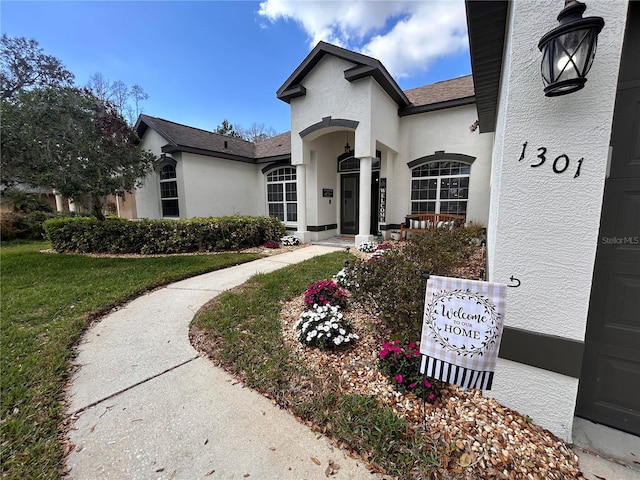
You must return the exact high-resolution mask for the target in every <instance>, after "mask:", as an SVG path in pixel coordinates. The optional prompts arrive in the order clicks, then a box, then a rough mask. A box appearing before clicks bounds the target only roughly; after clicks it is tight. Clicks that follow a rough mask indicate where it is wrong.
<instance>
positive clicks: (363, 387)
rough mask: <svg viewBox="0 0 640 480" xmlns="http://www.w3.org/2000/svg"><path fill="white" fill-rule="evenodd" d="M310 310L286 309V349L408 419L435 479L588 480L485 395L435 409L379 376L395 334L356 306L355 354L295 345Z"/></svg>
mask: <svg viewBox="0 0 640 480" xmlns="http://www.w3.org/2000/svg"><path fill="white" fill-rule="evenodd" d="M354 253H356V254H357V255H359V256H362V255H363V254H362V253H361V252H354ZM483 266H484V251H483V250H481V249H478V251H477V252H476V253H475V254H474V255H473V257H472V258H471V259H470V261H469V262H468V264H467V265H466V266H465V267H463V268H461V269H459V270H458V271H456V272H455V275H456V276H459V277H462V278H477V276H478V272H479V270H480V268H481V267H483ZM304 310H305V304H304V297H303V296H302V295H301V296H298V297H296V298H293V299H292V300H290V301H289V302H287V303H285V304H284V305H283V307H282V310H281V321H282V329H283V335H284V340H285V343H286V345H287V346H288V347H289V348H290V349H291V351H292V352H293V353H294V354H295V355H296V356H297V357H298V358H300V359H302V361H304V362H305V364H306V365H307V366H308V367H309V368H310V369H311V370H312V371H313V372H314V374H315V375H316V376H318V377H319V378H322V379H327V380H328V379H329V378H333V379H336V378H337V379H338V382H339V389H340V390H341V391H343V392H345V393H349V394H359V395H374V396H376V397H377V398H378V399H379V402H380V404H381V405H385V406H388V407H390V408H392V409H393V410H394V411H395V412H396V413H397V414H398V415H399V416H400V417H402V418H405V419H406V420H407V422H408V423H409V424H410V426H411V427H412V429H413V430H414V431H415V432H419V433H420V434H421V435H423V436H424V439H425V441H427V442H429V443H432V444H433V445H434V446H435V447H436V448H437V449H438V451H439V453H440V457H439V458H440V466H439V467H438V468H437V469H436V472H435V473H434V478H438V479H443V480H444V479H488V478H492V479H493V478H495V479H509V480H513V479H528V480H544V479H579V480H585V479H584V477H583V476H582V474H581V472H580V469H579V466H578V457H577V456H576V455H575V453H574V452H573V451H572V450H571V447H570V446H569V445H567V444H566V443H565V442H564V441H562V440H561V439H559V438H557V437H556V436H555V435H553V434H552V433H551V432H549V431H548V430H545V429H543V428H542V427H540V426H537V425H535V424H532V423H530V421H529V419H527V418H526V417H525V416H523V415H521V414H520V413H518V412H516V411H514V410H512V409H510V408H507V407H505V406H503V405H501V404H500V403H498V402H497V401H496V400H494V399H492V398H488V397H485V396H483V394H482V392H481V391H479V390H467V391H461V390H460V389H459V388H458V387H456V386H453V385H447V386H446V387H445V388H444V391H443V395H442V398H441V399H440V400H439V401H438V402H437V403H435V404H433V405H432V404H424V403H423V401H422V400H420V399H418V398H416V397H415V395H412V394H406V395H405V394H403V393H401V392H398V391H396V390H394V388H393V386H392V385H391V383H390V382H389V381H388V379H387V378H386V377H385V376H384V375H382V374H381V373H380V372H379V371H378V354H379V352H380V349H381V346H382V344H383V343H384V342H385V341H388V340H390V339H391V338H390V335H389V333H388V332H389V330H388V329H387V327H386V326H385V325H384V324H383V323H382V322H381V321H380V320H379V319H378V318H377V317H376V316H374V315H371V314H370V313H368V312H366V311H365V310H364V309H363V308H360V307H358V306H354V305H352V306H350V307H349V308H348V309H347V310H346V311H345V317H346V318H347V319H348V320H350V321H351V324H352V326H353V331H354V332H355V333H357V334H358V335H359V337H360V340H359V341H358V342H357V343H356V344H355V345H354V346H353V347H351V348H347V349H340V350H335V351H321V350H319V349H316V348H312V347H308V346H306V345H303V344H301V343H300V342H299V341H298V340H297V338H296V333H295V331H294V330H293V324H294V323H295V321H296V320H297V319H298V317H299V316H300V314H301V313H302V312H303V311H304ZM192 333H193V332H192ZM192 340H194V339H193V337H192ZM196 343H198V344H199V345H197V348H198V349H199V350H200V351H207V350H209V348H207V346H205V345H204V344H206V343H207V339H206V338H203V336H202V335H198V340H197V342H196ZM209 347H211V346H209ZM351 453H353V452H351ZM372 467H374V469H376V468H375V466H372ZM376 470H378V471H379V469H376ZM384 478H390V477H387V476H386V475H385V476H384ZM417 478H422V477H417Z"/></svg>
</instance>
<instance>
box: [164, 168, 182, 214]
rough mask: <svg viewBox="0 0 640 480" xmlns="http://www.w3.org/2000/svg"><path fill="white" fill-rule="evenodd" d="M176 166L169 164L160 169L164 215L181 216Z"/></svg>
mask: <svg viewBox="0 0 640 480" xmlns="http://www.w3.org/2000/svg"><path fill="white" fill-rule="evenodd" d="M176 177H177V175H176V167H174V166H173V165H170V164H167V165H165V166H164V167H162V169H161V170H160V201H161V202H162V216H163V217H179V216H180V209H179V208H178V182H177V181H176Z"/></svg>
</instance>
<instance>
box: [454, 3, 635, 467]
mask: <svg viewBox="0 0 640 480" xmlns="http://www.w3.org/2000/svg"><path fill="white" fill-rule="evenodd" d="M586 3H587V11H586V13H585V16H599V17H602V18H603V19H604V21H605V26H604V29H603V30H602V32H601V33H600V35H599V37H598V47H597V52H596V56H595V60H594V62H593V66H592V68H591V71H590V72H589V74H588V76H587V79H588V81H587V83H586V85H585V87H584V88H583V89H582V90H579V91H577V92H574V93H571V94H569V95H565V96H559V97H546V96H545V95H544V93H543V84H542V79H541V76H540V61H541V58H542V55H541V53H540V51H539V50H538V48H537V45H538V41H539V40H540V38H541V37H542V36H543V35H544V34H545V33H546V32H548V31H550V30H551V29H553V28H555V27H556V26H557V25H558V23H557V21H556V18H555V17H556V15H557V13H559V12H560V10H561V9H562V7H563V5H562V2H558V1H555V0H554V1H552V0H538V1H536V2H473V1H467V3H466V8H467V21H468V27H469V40H470V47H471V59H472V68H473V76H474V80H475V89H476V104H477V109H478V119H479V128H480V131H481V132H486V133H493V135H494V141H493V148H492V150H493V156H492V171H491V180H490V183H491V200H490V210H489V221H488V225H487V228H488V233H487V236H488V240H487V251H488V278H489V280H491V281H496V282H502V283H507V284H510V285H514V286H515V285H519V286H518V287H517V288H510V289H508V290H509V293H508V297H507V318H506V321H505V325H506V329H505V333H504V336H503V339H502V345H501V350H500V356H501V357H502V358H500V359H499V361H498V365H497V373H496V381H495V383H494V390H493V391H492V393H493V394H494V395H495V396H496V397H497V399H498V400H500V401H501V402H502V403H504V404H506V405H509V406H510V407H512V408H515V409H516V410H518V411H520V412H521V413H523V414H527V415H529V416H531V417H532V418H533V419H534V421H535V422H536V423H538V424H541V425H542V426H544V427H546V428H548V429H550V430H551V431H553V432H554V433H556V434H557V435H558V436H560V437H562V438H564V439H565V440H571V439H572V434H573V423H574V417H580V418H583V419H587V420H589V421H591V422H595V423H598V424H603V425H607V426H609V427H613V428H614V429H616V430H618V431H624V432H629V433H631V434H633V435H636V436H637V435H640V62H639V61H638V59H639V58H640V2H627V1H625V0H613V1H611V0H589V1H587V2H586ZM543 160H546V161H545V162H544V163H542V162H543ZM514 279H515V280H514ZM633 438H635V439H636V440H635V442H636V444H637V443H638V441H637V437H633ZM629 445H630V446H629V451H631V452H633V450H632V448H633V447H631V444H629ZM636 448H637V447H636ZM638 453H639V452H638V451H635V455H638ZM630 463H631V461H630Z"/></svg>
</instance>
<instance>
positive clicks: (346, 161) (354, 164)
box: [338, 150, 382, 173]
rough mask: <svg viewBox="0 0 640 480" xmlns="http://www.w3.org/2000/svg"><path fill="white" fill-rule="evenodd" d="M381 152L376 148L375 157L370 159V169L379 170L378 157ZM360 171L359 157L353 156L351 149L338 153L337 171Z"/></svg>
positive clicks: (380, 155)
mask: <svg viewBox="0 0 640 480" xmlns="http://www.w3.org/2000/svg"><path fill="white" fill-rule="evenodd" d="M381 157H382V153H381V152H380V150H376V158H374V159H372V161H371V170H373V171H376V170H380V158H381ZM359 171H360V159H359V158H355V157H354V156H353V150H352V151H350V152H348V153H345V154H343V155H340V156H339V157H338V172H340V173H342V172H359Z"/></svg>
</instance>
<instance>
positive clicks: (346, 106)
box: [291, 55, 375, 165]
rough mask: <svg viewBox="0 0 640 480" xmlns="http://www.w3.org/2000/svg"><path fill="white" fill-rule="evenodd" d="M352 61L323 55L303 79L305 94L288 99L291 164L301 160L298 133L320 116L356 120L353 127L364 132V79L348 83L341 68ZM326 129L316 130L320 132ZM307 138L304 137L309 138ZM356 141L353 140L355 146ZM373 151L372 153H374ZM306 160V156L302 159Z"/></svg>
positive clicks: (366, 85) (366, 103) (368, 101)
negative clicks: (289, 101) (289, 108)
mask: <svg viewBox="0 0 640 480" xmlns="http://www.w3.org/2000/svg"><path fill="white" fill-rule="evenodd" d="M353 66H354V64H353V63H351V62H347V61H344V60H340V59H338V58H336V57H333V56H330V55H327V56H325V57H324V58H323V59H322V60H320V62H318V64H317V65H316V67H315V68H314V69H313V70H312V71H311V72H310V73H309V74H308V75H307V76H306V77H305V78H304V80H303V82H302V84H303V85H304V87H305V88H306V89H307V93H306V95H304V96H302V97H298V98H294V99H292V100H291V163H292V164H294V165H296V164H298V163H303V161H305V159H304V156H303V147H302V143H303V140H302V138H301V137H300V135H299V133H300V132H301V131H302V130H304V129H305V128H307V127H309V126H311V125H314V124H316V123H318V122H320V121H322V119H323V118H324V117H332V118H344V119H348V120H356V121H358V122H360V123H359V125H358V129H357V130H362V131H368V130H369V127H370V122H371V115H370V111H371V97H370V86H369V83H368V81H366V80H365V81H356V82H353V83H350V82H348V81H347V80H345V78H344V71H345V70H347V69H348V68H351V67H353ZM323 133H327V132H321V133H320V132H319V133H318V135H322V134H323ZM313 138H314V136H313V135H312V136H311V138H307V139H306V140H307V141H309V140H312V139H313ZM357 144H358V141H356V145H357ZM374 153H375V152H374ZM306 161H308V158H307V159H306Z"/></svg>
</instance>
